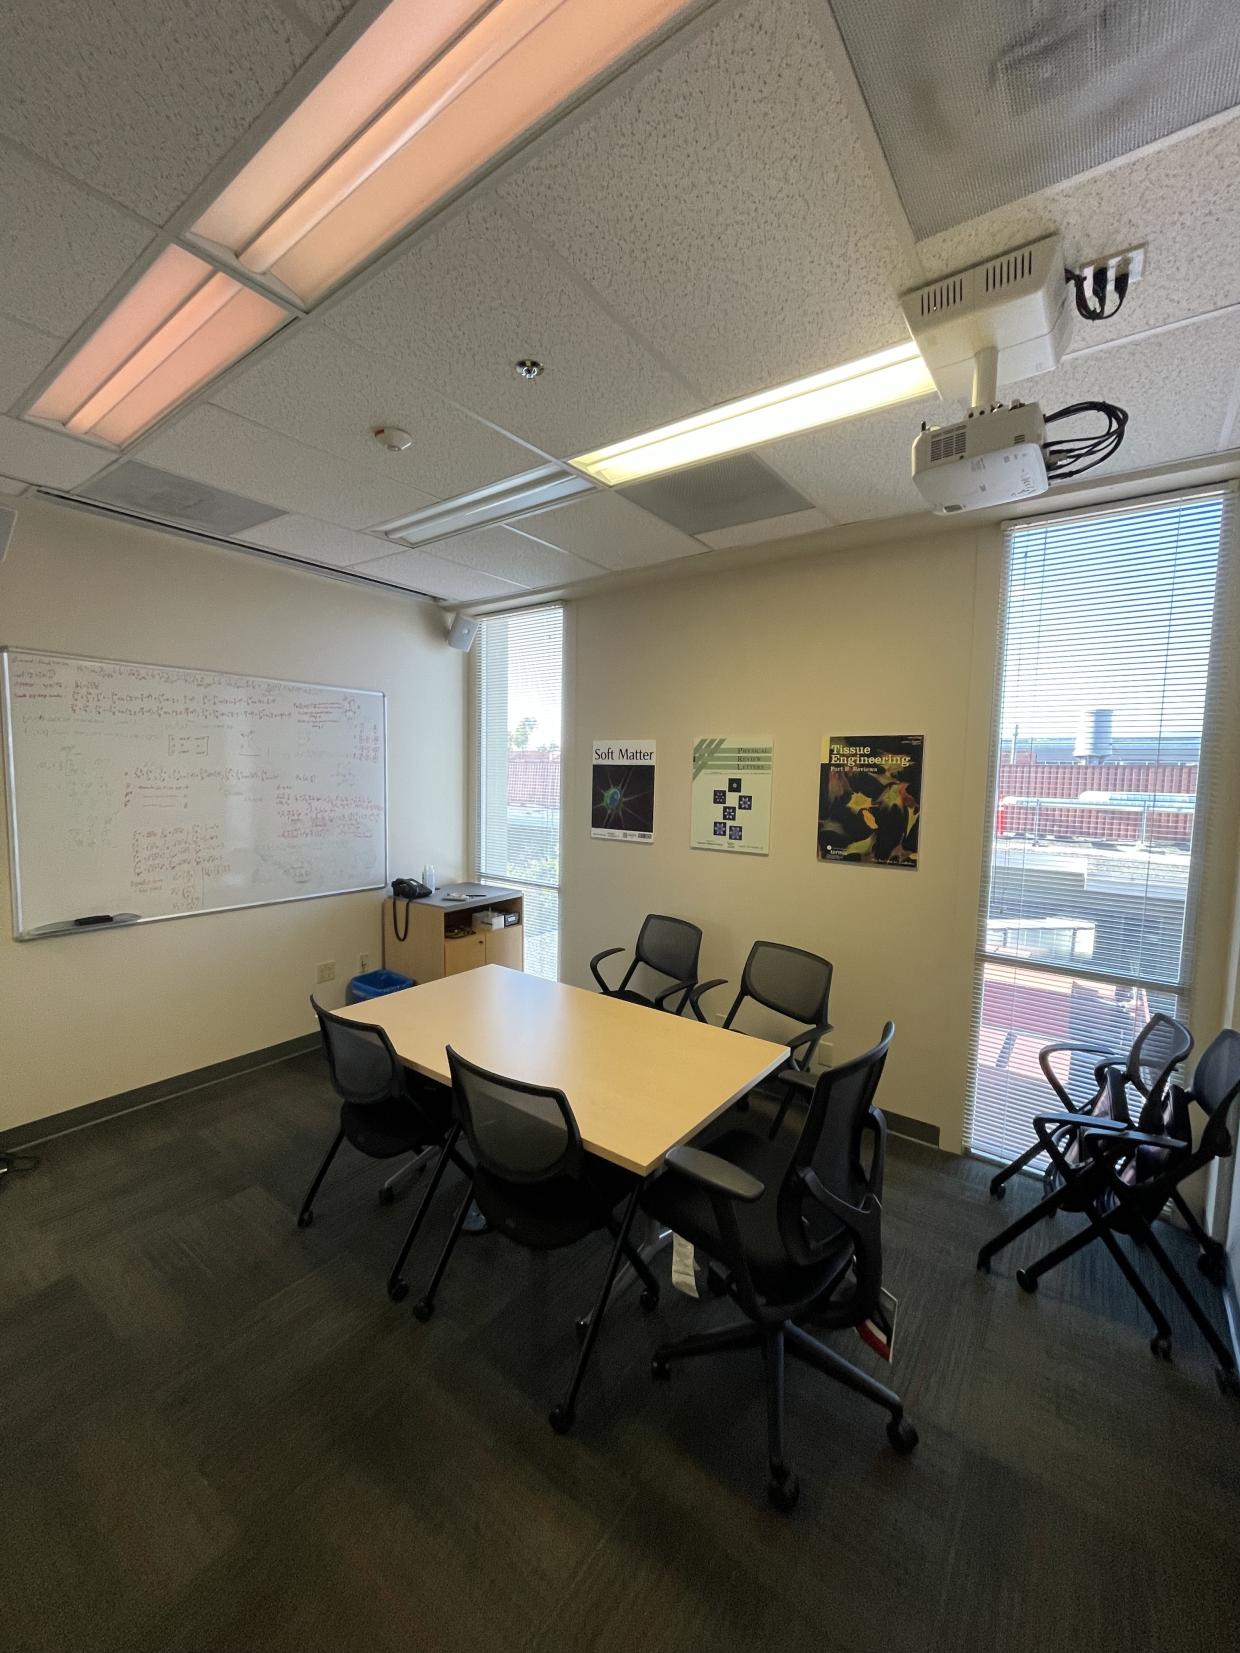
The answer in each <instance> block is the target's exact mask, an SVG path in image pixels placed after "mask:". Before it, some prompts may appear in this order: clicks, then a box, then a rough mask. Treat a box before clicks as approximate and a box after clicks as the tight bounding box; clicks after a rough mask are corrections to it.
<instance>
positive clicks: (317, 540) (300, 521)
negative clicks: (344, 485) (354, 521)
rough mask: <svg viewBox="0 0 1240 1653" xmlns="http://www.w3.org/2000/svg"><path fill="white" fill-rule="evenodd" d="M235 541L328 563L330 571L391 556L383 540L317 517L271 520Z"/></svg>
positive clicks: (292, 517) (286, 517)
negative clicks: (241, 540) (239, 540)
mask: <svg viewBox="0 0 1240 1653" xmlns="http://www.w3.org/2000/svg"><path fill="white" fill-rule="evenodd" d="M238 538H240V539H243V540H244V541H245V542H246V544H247V545H261V546H262V547H263V548H264V549H265V550H267V551H286V552H287V553H288V554H289V555H290V556H292V557H305V558H306V560H307V561H308V562H322V563H327V564H328V565H329V567H332V568H352V567H353V565H354V563H359V562H368V561H373V559H374V558H375V557H384V556H387V555H389V554H390V547H389V546H388V544H387V541H386V540H383V539H379V538H377V537H375V536H373V535H370V534H359V533H357V532H355V530H354V529H352V528H337V527H336V525H335V524H334V523H331V522H320V521H318V519H317V518H316V517H300V516H293V515H290V516H283V517H273V518H272V520H271V521H270V522H264V523H263V524H262V525H261V526H260V527H258V528H251V529H249V530H248V531H247V532H246V533H244V534H240V535H239V536H238Z"/></svg>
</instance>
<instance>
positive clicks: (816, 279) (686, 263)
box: [500, 0, 908, 424]
mask: <svg viewBox="0 0 1240 1653" xmlns="http://www.w3.org/2000/svg"><path fill="white" fill-rule="evenodd" d="M500 196H501V198H502V199H503V200H504V201H505V202H506V203H507V204H508V205H509V206H511V207H512V208H514V210H516V211H517V212H519V213H520V214H521V215H522V217H523V218H525V219H527V220H528V221H529V222H530V223H531V224H532V225H534V226H535V227H536V228H537V231H538V233H539V234H540V235H541V236H543V237H545V238H546V239H547V240H548V241H550V242H551V244H552V245H553V246H554V247H555V248H556V249H557V250H558V251H559V252H560V253H561V254H562V255H563V256H564V257H565V258H566V259H567V260H568V262H569V263H570V264H571V265H572V266H573V267H574V268H575V269H577V270H578V271H580V272H581V274H582V275H584V276H585V277H586V278H587V279H588V280H589V281H590V282H591V283H592V284H593V285H594V286H595V287H596V288H597V289H598V291H599V292H600V293H602V294H603V296H604V297H605V298H606V299H607V300H608V302H609V303H610V304H611V305H612V306H613V307H614V308H615V310H616V311H617V312H619V313H620V314H621V315H623V316H625V317H626V318H628V319H629V320H630V321H631V322H632V323H633V324H634V325H635V326H636V327H637V328H638V329H639V331H640V333H641V335H642V336H643V337H645V338H646V339H647V340H649V341H650V342H651V343H652V344H653V345H655V346H657V348H658V349H659V350H661V351H662V352H663V353H664V354H665V356H666V357H667V358H668V359H669V360H670V361H671V362H672V363H673V364H674V365H675V366H676V367H677V368H678V369H680V371H682V372H683V373H684V374H686V376H687V377H688V378H689V379H690V380H691V381H692V382H693V383H694V384H695V385H696V386H697V387H699V389H700V390H701V392H702V394H703V396H704V397H705V398H706V399H707V400H708V401H719V400H724V399H726V398H728V397H732V396H739V395H743V394H746V393H749V392H752V391H755V390H760V389H766V388H769V387H770V386H773V385H777V384H781V383H784V382H786V381H787V380H789V379H795V378H799V377H802V376H804V375H805V374H808V373H812V372H818V371H820V370H822V369H824V368H828V367H833V366H837V365H838V364H840V363H842V362H846V361H849V360H851V359H853V358H855V357H857V356H860V355H864V354H866V353H867V352H869V351H873V350H877V349H880V348H883V347H885V346H887V345H890V344H893V343H895V342H897V341H898V340H900V339H901V338H903V337H904V336H905V327H904V323H903V320H902V319H901V315H900V310H899V306H898V304H897V303H896V294H897V293H898V292H899V291H900V289H901V287H903V286H905V285H908V281H907V273H906V265H905V263H904V260H903V256H902V253H901V246H902V244H901V243H900V242H899V241H898V240H897V237H896V230H895V228H894V227H893V225H892V223H891V220H890V218H889V217H888V215H887V213H886V211H885V209H884V205H883V197H882V195H881V194H880V190H879V187H878V185H877V184H876V182H875V179H874V177H873V174H872V173H871V171H870V169H869V166H868V164H867V161H866V158H865V153H864V151H863V149H862V146H861V143H860V141H859V140H858V137H857V134H856V131H855V129H854V127H853V125H852V123H851V122H850V119H849V115H848V110H847V107H846V104H845V101H844V98H843V96H842V94H841V91H840V88H839V86H838V84H837V82H836V80H835V78H834V76H833V74H832V71H831V66H830V61H829V58H828V55H827V53H826V51H825V49H824V45H823V37H822V35H821V33H820V30H819V27H818V25H817V23H816V22H815V20H814V18H813V16H812V15H811V11H810V5H809V3H808V0H751V3H750V4H749V5H747V6H745V7H743V8H742V9H740V10H737V11H730V12H725V13H723V14H722V15H721V16H720V17H719V18H718V20H717V21H715V22H714V23H713V24H712V25H711V26H710V27H708V28H705V29H703V30H701V31H699V32H697V33H695V34H694V35H693V36H692V37H691V38H690V39H689V40H688V41H687V42H686V44H685V45H684V47H683V48H682V50H681V51H679V52H678V53H677V54H676V55H675V56H672V57H669V58H666V59H664V61H663V62H662V63H661V64H660V65H659V66H658V67H656V68H654V69H652V70H650V71H648V72H644V73H643V74H642V76H641V78H640V79H639V80H637V81H636V83H635V84H634V85H633V86H632V87H631V88H630V89H629V90H627V91H625V92H623V93H622V94H621V95H620V96H615V97H611V98H608V99H607V100H605V101H603V102H602V103H601V104H600V107H599V108H598V110H597V112H595V113H592V114H589V115H588V116H587V118H585V119H583V120H581V121H579V122H576V123H574V124H573V125H572V126H571V127H570V128H569V129H568V130H567V131H566V132H565V133H564V135H563V136H562V137H559V138H556V139H553V141H552V142H551V143H550V144H549V145H548V146H547V147H545V148H544V149H541V150H540V151H538V152H537V153H536V154H535V155H534V156H533V157H532V158H531V159H530V160H529V161H527V162H526V163H525V164H524V165H523V166H522V167H521V168H520V169H519V171H517V172H516V173H515V174H514V175H513V176H511V177H510V178H508V179H506V180H505V182H504V183H503V184H502V185H501V187H500ZM903 233H904V237H905V243H904V244H905V245H906V244H907V233H908V232H907V228H905V229H904V232H903ZM652 422H653V421H647V423H648V424H649V423H652Z"/></svg>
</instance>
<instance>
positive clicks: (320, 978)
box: [314, 959, 336, 986]
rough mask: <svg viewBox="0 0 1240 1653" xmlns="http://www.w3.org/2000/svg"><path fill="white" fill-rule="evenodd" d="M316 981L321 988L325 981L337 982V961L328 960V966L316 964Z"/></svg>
mask: <svg viewBox="0 0 1240 1653" xmlns="http://www.w3.org/2000/svg"><path fill="white" fill-rule="evenodd" d="M314 979H315V981H316V982H317V983H318V984H319V985H320V986H322V984H323V983H324V982H325V981H335V979H336V961H335V959H328V961H327V963H326V964H316V965H315V967H314Z"/></svg>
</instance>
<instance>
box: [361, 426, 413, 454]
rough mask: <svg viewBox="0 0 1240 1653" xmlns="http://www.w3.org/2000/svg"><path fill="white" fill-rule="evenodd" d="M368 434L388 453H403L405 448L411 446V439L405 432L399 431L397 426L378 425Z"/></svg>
mask: <svg viewBox="0 0 1240 1653" xmlns="http://www.w3.org/2000/svg"><path fill="white" fill-rule="evenodd" d="M370 434H371V435H372V436H373V437H374V439H375V441H376V442H377V443H378V444H379V446H380V447H381V448H386V449H387V451H388V452H389V453H404V451H405V449H406V448H411V447H412V446H413V437H412V436H410V434H409V432H408V431H407V430H401V428H400V426H399V425H379V426H378V427H377V428H376V429H375V430H372V431H371V433H370Z"/></svg>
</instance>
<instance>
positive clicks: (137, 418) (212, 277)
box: [27, 247, 288, 447]
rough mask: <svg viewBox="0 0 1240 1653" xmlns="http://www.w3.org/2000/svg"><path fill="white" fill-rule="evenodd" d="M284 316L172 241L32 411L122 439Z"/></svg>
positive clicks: (77, 431)
mask: <svg viewBox="0 0 1240 1653" xmlns="http://www.w3.org/2000/svg"><path fill="white" fill-rule="evenodd" d="M287 319H288V312H287V311H286V310H284V309H282V308H281V307H280V306H279V305H278V304H273V303H272V301H271V300H270V299H268V298H264V297H263V296H262V294H261V293H255V292H253V291H251V289H250V288H248V287H243V286H242V285H241V284H240V282H237V281H234V280H233V279H232V277H231V276H226V275H222V274H220V273H219V272H218V271H216V270H213V269H212V268H211V266H210V265H209V264H205V263H204V262H203V261H202V259H200V258H196V257H195V256H194V255H193V254H192V253H188V252H186V251H185V250H184V249H183V248H181V247H169V248H167V249H166V251H164V252H163V253H161V254H160V256H159V257H158V258H157V259H156V260H155V262H154V263H153V264H152V265H151V267H150V269H149V270H147V271H146V272H145V274H143V275H142V276H141V277H140V279H139V280H138V281H137V282H135V284H134V285H133V287H131V288H130V290H129V292H127V293H126V294H125V296H124V298H123V299H122V300H121V301H120V303H119V304H118V305H117V306H116V308H115V309H114V310H113V311H111V313H110V314H109V315H108V316H106V317H105V318H104V320H103V321H102V322H101V323H100V325H99V326H98V327H97V328H96V329H95V331H94V332H93V333H92V334H91V335H90V337H89V338H88V339H87V340H86V343H85V344H84V345H83V346H82V348H81V349H80V350H79V351H78V352H77V353H76V355H74V356H72V357H71V358H70V359H69V361H68V362H66V363H65V365H64V367H62V368H61V370H60V372H59V373H58V374H57V375H56V377H55V378H54V379H53V380H52V382H51V384H50V385H48V387H47V389H46V390H45V391H44V392H43V394H42V395H41V396H40V397H39V398H38V400H37V401H36V402H35V404H34V406H33V407H32V408H31V409H30V410H29V413H28V415H27V417H29V418H31V419H40V420H44V421H46V422H47V423H49V424H53V425H59V426H60V427H62V428H63V429H64V430H66V431H69V432H71V433H72V434H73V435H75V436H90V437H95V438H96V439H98V440H99V441H102V442H109V443H111V444H113V445H114V446H116V447H121V446H123V445H124V444H125V443H126V442H129V441H131V440H132V439H133V438H134V437H135V436H137V435H139V433H140V432H142V431H144V430H145V429H146V428H147V426H148V425H150V424H153V423H154V421H155V420H156V419H158V418H159V417H160V416H161V415H162V414H164V413H167V412H168V410H169V409H170V408H173V407H176V406H177V404H178V403H179V402H182V401H184V400H185V398H186V397H187V396H189V395H190V394H191V393H192V392H193V391H195V390H197V389H198V388H199V386H200V385H203V384H205V383H206V382H207V381H208V380H209V379H213V378H214V377H215V375H216V374H217V373H220V372H222V370H223V369H224V368H225V367H228V366H229V365H230V364H231V363H232V362H235V361H237V360H238V359H239V358H240V357H241V356H243V355H245V353H246V352H247V351H248V350H251V349H253V347H254V346H255V345H256V344H258V343H259V342H260V341H261V340H262V339H265V338H266V337H267V336H268V335H269V334H270V333H273V332H274V331H275V330H276V328H277V327H279V326H280V325H281V324H282V323H283V322H285V321H286V320H287Z"/></svg>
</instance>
